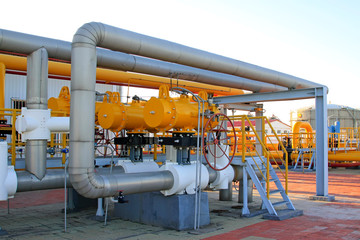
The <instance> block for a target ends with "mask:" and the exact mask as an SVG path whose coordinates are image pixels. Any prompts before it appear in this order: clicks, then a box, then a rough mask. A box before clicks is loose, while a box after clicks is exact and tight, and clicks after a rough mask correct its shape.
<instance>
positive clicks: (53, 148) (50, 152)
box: [47, 147, 55, 156]
mask: <svg viewBox="0 0 360 240" xmlns="http://www.w3.org/2000/svg"><path fill="white" fill-rule="evenodd" d="M47 153H48V154H50V155H51V156H54V155H55V147H50V148H48V149H47Z"/></svg>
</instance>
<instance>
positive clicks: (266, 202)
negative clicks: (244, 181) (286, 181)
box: [244, 157, 295, 216]
mask: <svg viewBox="0 0 360 240" xmlns="http://www.w3.org/2000/svg"><path fill="white" fill-rule="evenodd" d="M254 161H256V163H257V165H258V166H260V165H261V169H259V170H255V168H257V166H256V164H255V162H254ZM263 162H264V161H262V160H260V158H259V157H256V158H254V157H250V158H249V157H247V158H246V163H245V169H246V172H247V173H248V174H249V175H250V177H251V180H252V181H253V182H254V184H255V187H256V189H257V190H258V192H259V194H260V197H261V199H262V201H263V207H265V208H266V209H267V210H268V212H269V214H270V215H275V216H278V213H277V212H276V210H275V207H276V206H281V205H285V204H286V206H287V208H288V209H289V210H295V207H294V205H293V204H292V202H291V200H290V198H289V196H288V195H287V194H286V192H285V189H284V187H283V186H282V184H281V181H280V180H279V177H278V176H277V174H276V172H275V170H274V168H273V167H272V166H271V164H269V173H270V176H268V177H269V182H274V183H275V186H276V189H274V190H271V191H269V194H270V195H274V194H280V195H281V198H282V201H279V202H271V199H268V197H267V191H266V180H265V179H262V177H261V179H259V177H258V176H257V174H256V172H257V171H262V172H263V174H264V176H266V166H265V165H264V164H263ZM270 177H271V178H270ZM244 187H245V186H244Z"/></svg>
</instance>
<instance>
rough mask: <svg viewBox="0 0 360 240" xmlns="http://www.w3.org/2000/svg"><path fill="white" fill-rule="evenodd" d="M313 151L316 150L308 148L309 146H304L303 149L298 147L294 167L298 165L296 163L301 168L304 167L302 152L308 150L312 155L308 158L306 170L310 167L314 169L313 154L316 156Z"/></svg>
mask: <svg viewBox="0 0 360 240" xmlns="http://www.w3.org/2000/svg"><path fill="white" fill-rule="evenodd" d="M315 151H316V150H315V149H310V148H304V149H303V148H301V149H299V151H298V152H299V153H298V157H297V159H296V163H295V165H294V169H296V168H297V167H298V165H300V166H301V169H302V170H304V169H305V168H304V154H305V153H306V152H309V153H312V155H311V159H310V162H309V166H308V167H307V169H308V170H310V169H313V170H315V169H316V168H315V156H316V154H315Z"/></svg>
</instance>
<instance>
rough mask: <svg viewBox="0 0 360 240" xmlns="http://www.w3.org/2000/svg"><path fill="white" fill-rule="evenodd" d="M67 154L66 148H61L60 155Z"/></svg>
mask: <svg viewBox="0 0 360 240" xmlns="http://www.w3.org/2000/svg"><path fill="white" fill-rule="evenodd" d="M68 152H69V149H68V148H63V149H61V153H68Z"/></svg>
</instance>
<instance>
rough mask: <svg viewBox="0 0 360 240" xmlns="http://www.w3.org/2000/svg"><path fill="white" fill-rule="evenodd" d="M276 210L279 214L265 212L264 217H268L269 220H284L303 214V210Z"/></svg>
mask: <svg viewBox="0 0 360 240" xmlns="http://www.w3.org/2000/svg"><path fill="white" fill-rule="evenodd" d="M276 212H277V214H278V215H277V216H276V215H270V214H265V215H263V218H264V219H268V220H277V221H282V220H286V219H289V218H294V217H298V216H302V215H303V210H289V209H284V210H278V211H276Z"/></svg>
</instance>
